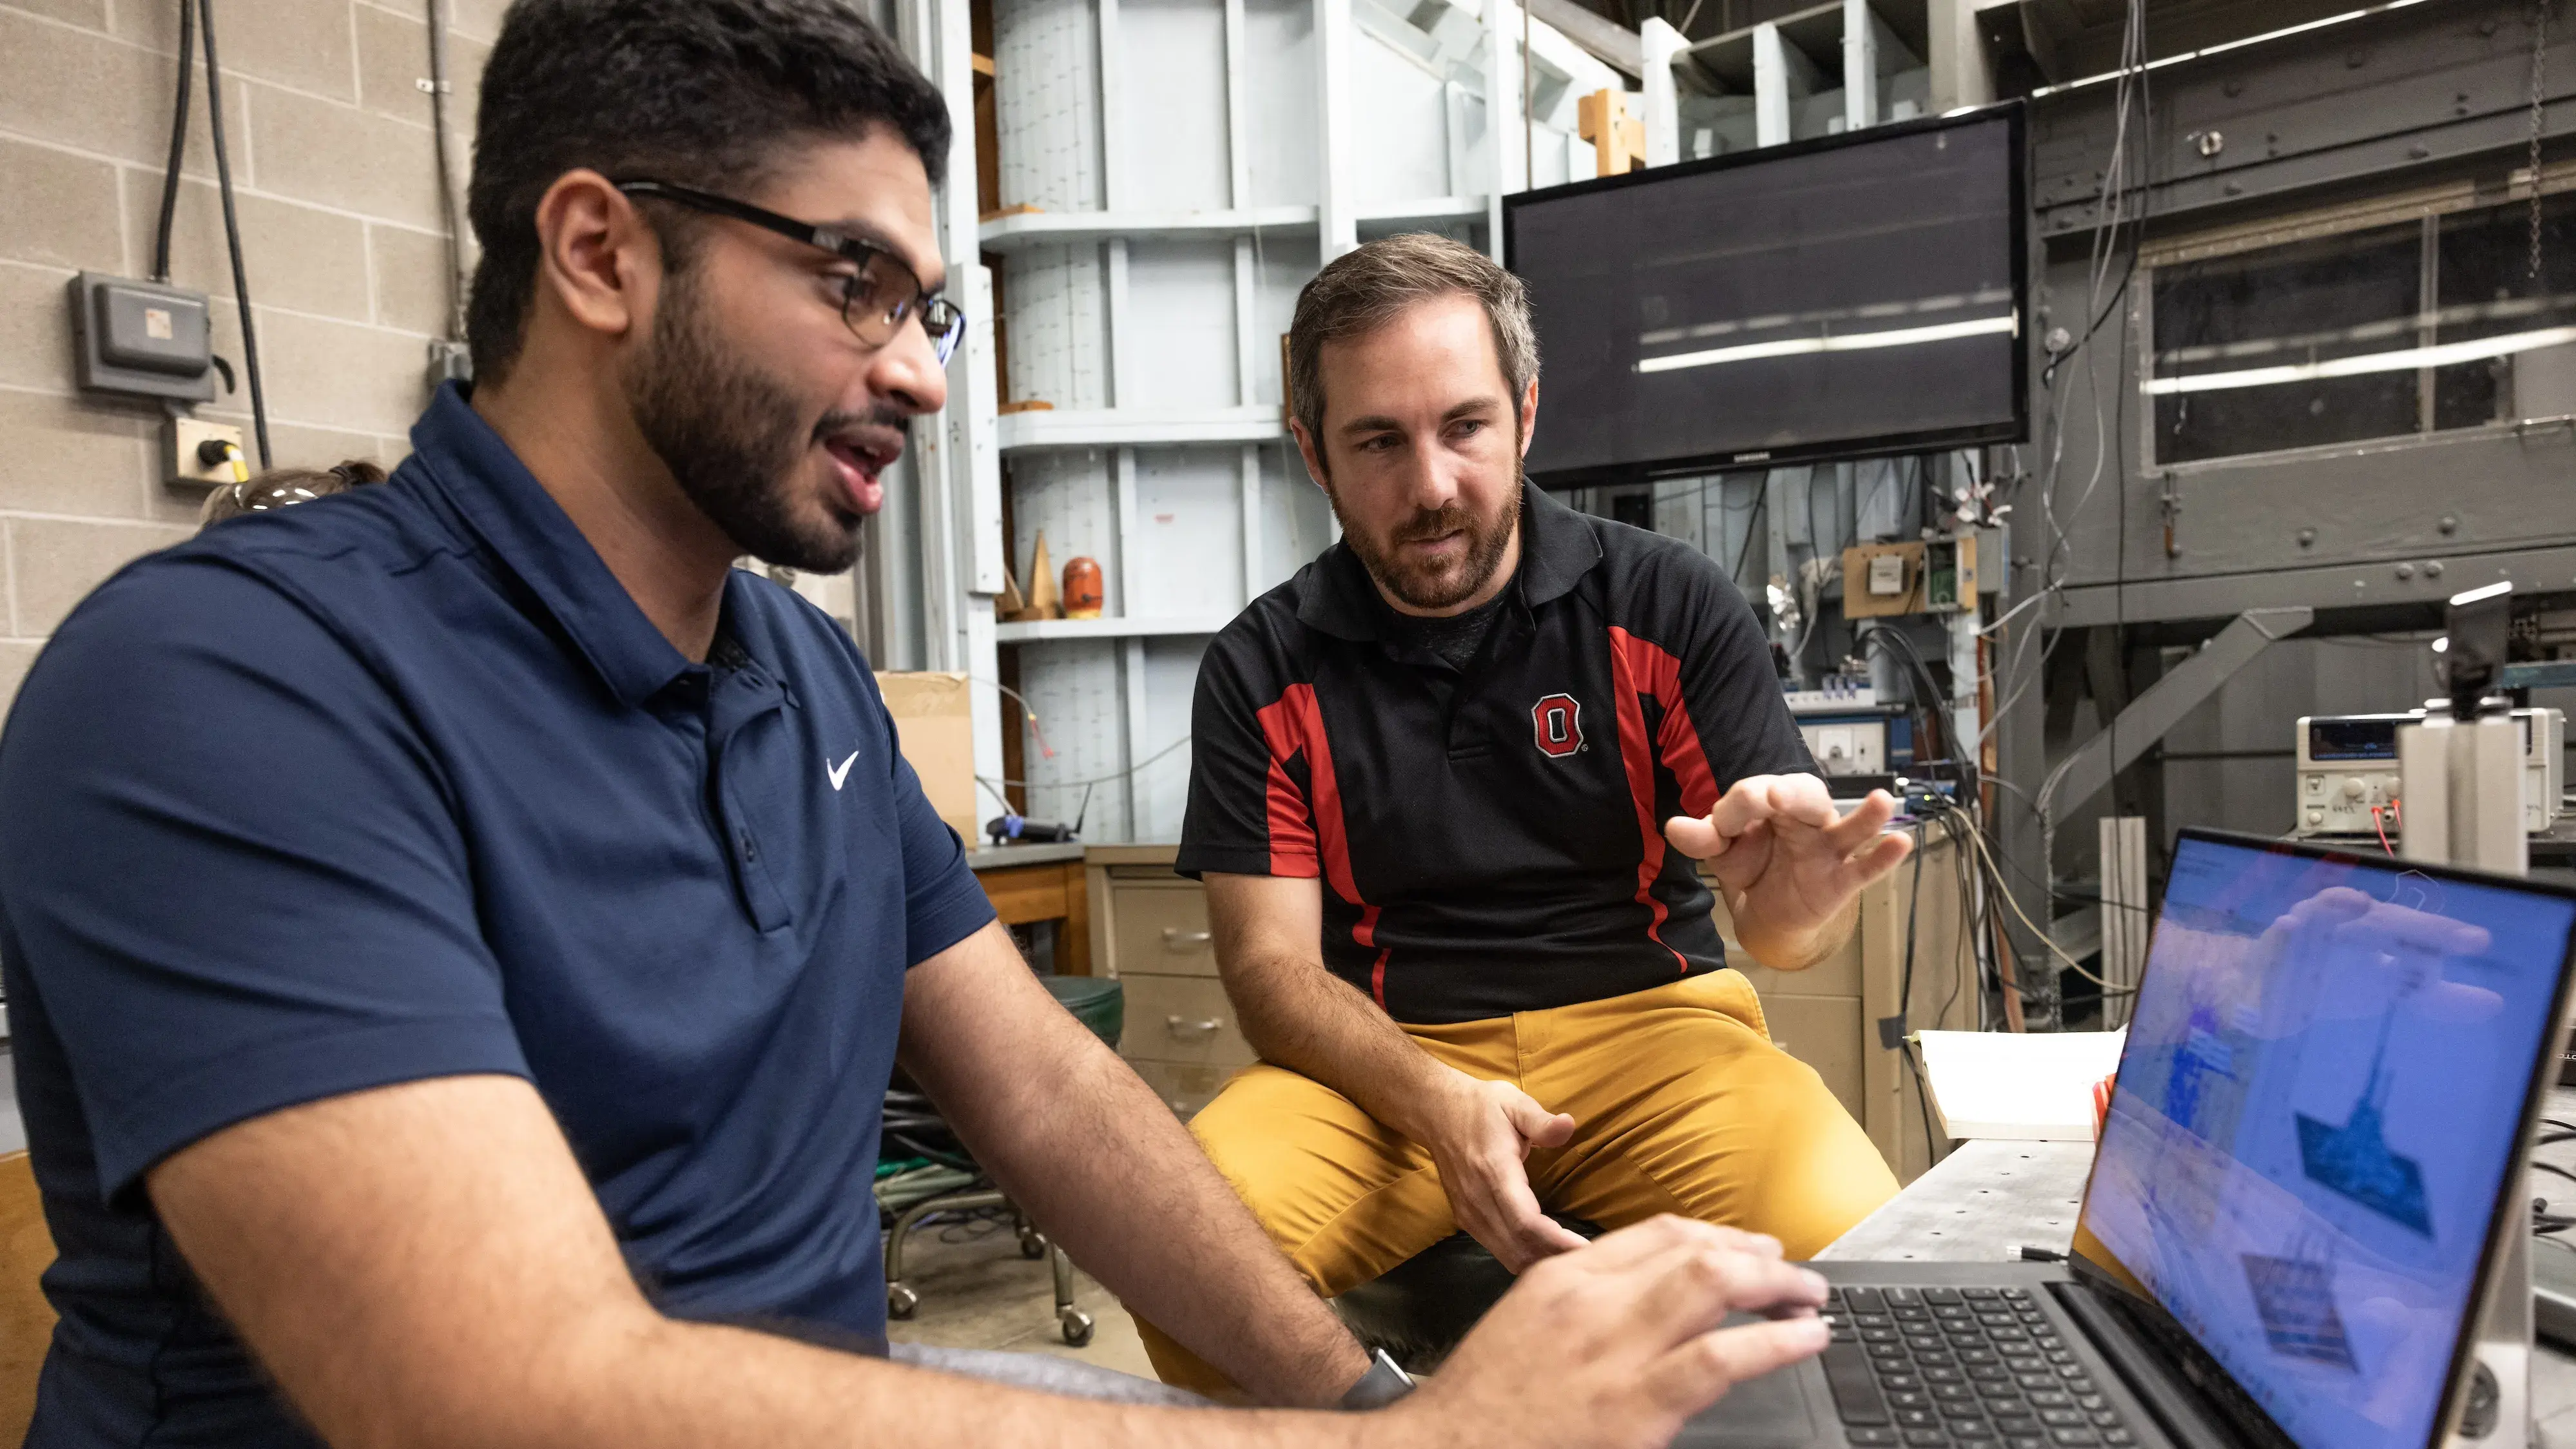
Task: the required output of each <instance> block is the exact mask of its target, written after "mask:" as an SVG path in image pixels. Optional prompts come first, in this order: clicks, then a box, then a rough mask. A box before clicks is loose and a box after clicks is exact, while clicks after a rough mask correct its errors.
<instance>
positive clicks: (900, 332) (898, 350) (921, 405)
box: [868, 313, 948, 416]
mask: <svg viewBox="0 0 2576 1449" xmlns="http://www.w3.org/2000/svg"><path fill="white" fill-rule="evenodd" d="M868 387H869V390H870V391H872V392H874V393H875V394H876V395H877V396H878V397H881V398H886V399H889V400H891V401H893V402H894V403H895V404H896V405H897V406H898V407H901V408H903V409H904V410H905V411H906V412H910V413H912V414H914V415H916V416H918V415H919V414H922V413H935V412H937V411H939V410H940V409H941V408H942V407H945V406H947V404H948V369H947V368H945V367H943V366H941V365H940V361H939V353H938V351H937V349H935V348H933V347H932V346H931V345H930V333H929V332H928V330H926V329H925V328H924V327H923V326H922V324H921V319H920V317H919V315H918V314H917V313H916V314H915V315H914V316H912V317H909V318H906V319H905V320H904V324H903V326H902V327H901V328H899V329H897V330H896V332H895V334H894V337H893V339H892V340H890V341H889V342H887V343H886V345H885V346H883V347H880V348H878V349H877V355H876V357H875V358H874V359H872V360H871V361H870V363H869V365H868Z"/></svg>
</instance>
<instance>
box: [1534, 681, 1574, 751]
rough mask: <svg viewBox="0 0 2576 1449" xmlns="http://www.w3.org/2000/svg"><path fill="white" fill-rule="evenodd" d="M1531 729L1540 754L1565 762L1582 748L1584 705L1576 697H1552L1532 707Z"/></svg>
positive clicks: (1564, 695) (1555, 695)
mask: <svg viewBox="0 0 2576 1449" xmlns="http://www.w3.org/2000/svg"><path fill="white" fill-rule="evenodd" d="M1530 728H1531V729H1532V730H1534V731H1536V732H1537V735H1538V752H1539V753H1540V754H1542V755H1547V756H1550V757H1552V758H1555V759H1560V760H1561V759H1564V758H1565V757H1566V756H1567V755H1570V754H1573V753H1574V752H1575V751H1576V750H1579V749H1582V748H1583V706H1582V705H1581V704H1580V703H1579V702H1577V701H1576V699H1575V698H1574V696H1573V695H1570V694H1551V695H1549V696H1548V697H1547V698H1545V699H1542V700H1540V701H1539V702H1538V703H1536V704H1534V705H1531V706H1530Z"/></svg>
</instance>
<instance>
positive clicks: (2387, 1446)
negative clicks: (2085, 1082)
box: [2076, 834, 2576, 1449]
mask: <svg viewBox="0 0 2576 1449" xmlns="http://www.w3.org/2000/svg"><path fill="white" fill-rule="evenodd" d="M2571 927H2576V902H2571V901H2570V900H2569V899H2567V898H2565V897H2562V896H2560V895H2557V894H2554V893H2551V892H2549V891H2547V890H2540V889H2518V888H2515V887H2513V886H2511V885H2506V884H2495V883H2488V882H2485V881H2470V880H2464V879H2462V878H2459V877H2457V876H2452V875H2448V874H2441V875H2436V874H2430V873H2427V872H2424V871H2420V870H2415V869H2411V868H2409V867H2408V865H2407V864H2406V862H2404V861H2400V860H2393V859H2388V858H2385V857H2378V856H2371V857H2356V856H2343V855H2330V854H2327V853H2324V852H2315V851H2302V850H2296V849H2293V848H2290V847H2286V846H2266V845H2264V844H2260V843H2251V842H2248V843H2238V842H2233V841H2228V840H2215V839H2209V838H2206V837H2203V836H2200V835H2198V834H2186V835H2185V836H2184V837H2183V839H2182V842H2181V844H2180V845H2179V846H2178V847H2177V849H2176V851H2175V854H2174V860H2173V870H2172V873H2171V876H2170V878H2169V880H2168V882H2167V884H2166V888H2165V900H2164V906H2163V909H2162V911H2161V912H2160V913H2159V915H2158V917H2157V922H2156V930H2155V939H2154V943H2153V945H2152V947H2151V949H2150V951H2149V955H2148V961H2147V969H2146V973H2145V976H2144V978H2143V981H2142V984H2141V988H2140V991H2139V995H2138V999H2137V1003H2136V1015H2135V1017H2134V1019H2133V1020H2132V1022H2131V1024H2130V1027H2129V1041H2128V1047H2127V1050H2126V1051H2125V1053H2124V1054H2123V1055H2122V1057H2121V1059H2120V1076H2119V1083H2118V1086H2117V1088H2116V1089H2115V1091H2114V1092H2113V1094H2112V1100H2111V1111H2110V1117H2109V1121H2108V1123H2107V1125H2106V1126H2105V1127H2104V1129H2103V1135H2102V1142H2101V1146H2100V1148H2099V1150H2098V1152H2097V1153H2096V1156H2095V1160H2094V1167H2093V1177H2092V1181H2091V1184H2090V1186H2089V1187H2088V1188H2087V1189H2086V1191H2085V1196H2084V1215H2083V1220H2082V1223H2081V1225H2080V1230H2079V1233H2078V1236H2077V1240H2076V1241H2077V1247H2078V1251H2079V1252H2080V1253H2081V1254H2082V1255H2083V1256H2085V1257H2086V1258H2087V1259H2089V1260H2091V1261H2092V1262H2093V1263H2094V1264H2095V1265H2096V1266H2099V1267H2102V1268H2105V1269H2107V1270H2108V1271H2109V1272H2110V1274H2111V1276H2113V1277H2115V1278H2124V1279H2126V1280H2129V1281H2130V1282H2132V1283H2133V1284H2135V1285H2136V1286H2137V1287H2139V1288H2141V1289H2143V1291H2144V1292H2145V1293H2146V1294H2147V1296H2148V1297H2150V1298H2151V1299H2153V1300H2154V1301H2155V1302H2156V1303H2157V1304H2159V1305H2160V1306H2162V1307H2163V1308H2164V1310H2165V1311H2166V1312H2167V1313H2169V1314H2171V1315H2172V1317H2173V1318H2174V1319H2175V1320H2176V1321H2177V1322H2178V1323H2179V1324H2180V1325H2181V1326H2182V1328H2183V1329H2184V1330H2185V1331H2186V1332H2188V1333H2189V1334H2190V1335H2191V1336H2192V1337H2193V1338H2194V1339H2196V1340H2197V1341H2198V1342H2199V1344H2200V1346H2201V1347H2202V1348H2203V1349H2204V1350H2206V1351H2207V1352H2208V1354H2209V1355H2210V1357H2212V1358H2214V1359H2215V1360H2217V1362H2218V1363H2219V1364H2220V1365H2221V1366H2222V1367H2224V1368H2225V1369H2226V1370H2227V1371H2228V1373H2229V1374H2230V1375H2231V1376H2232V1377H2233V1378H2234V1379H2235V1380H2236V1382H2237V1384H2238V1386H2239V1387H2241V1388H2242V1389H2243V1390H2244V1391H2245V1392H2246V1394H2248V1395H2249V1396H2250V1397H2251V1398H2252V1399H2253V1400H2254V1401H2255V1402H2256V1403H2257V1404H2259V1405H2261V1406H2262V1408H2263V1410H2264V1411H2265V1412H2266V1413H2267V1414H2269V1415H2270V1416H2271V1418H2272V1420H2273V1421H2274V1422H2275V1423H2276V1424H2278V1425H2279V1426H2280V1427H2281V1428H2282V1429H2283V1430H2284V1431H2286V1432H2287V1433H2288V1435H2289V1437H2290V1438H2291V1439H2292V1440H2294V1441H2295V1442H2297V1443H2298V1444H2300V1445H2303V1446H2314V1449H2324V1446H2329V1445H2331V1446H2334V1449H2395V1446H2404V1449H2421V1446H2424V1445H2426V1444H2428V1443H2429V1442H2430V1441H2431V1438H2432V1432H2433V1424H2434V1419H2435V1417H2436V1415H2437V1414H2439V1412H2440V1411H2441V1407H2442V1402H2443V1391H2444V1388H2445V1386H2446V1382H2447V1380H2448V1377H2449V1373H2450V1365H2451V1362H2452V1359H2453V1356H2454V1353H2455V1351H2456V1349H2457V1346H2458V1343H2459V1340H2460V1333H2461V1327H2462V1324H2463V1322H2464V1320H2465V1318H2466V1316H2467V1314H2468V1311H2469V1308H2470V1305H2471V1302H2472V1299H2473V1297H2474V1293H2475V1288H2476V1280H2477V1278H2478V1275H2479V1273H2480V1270H2481V1267H2482V1264H2483V1262H2484V1256H2485V1250H2486V1241H2487V1230H2488V1226H2489V1223H2490V1221H2491V1219H2492V1216H2493V1214H2494V1212H2495V1210H2496V1204H2497V1195H2498V1193H2499V1192H2500V1191H2502V1190H2503V1187H2504V1174H2505V1171H2506V1169H2507V1167H2508V1165H2509V1163H2510V1160H2511V1158H2512V1156H2513V1152H2514V1148H2515V1145H2516V1139H2517V1137H2518V1135H2519V1133H2520V1130H2521V1127H2522V1121H2523V1113H2524V1111H2525V1107H2526V1098H2527V1097H2528V1094H2529V1092H2530V1089H2531V1084H2532V1081H2533V1079H2534V1076H2535V1073H2536V1072H2537V1070H2538V1058H2539V1056H2540V1054H2541V1052H2542V1051H2543V1049H2544V1037H2545V1036H2547V1037H2548V1038H2549V1043H2548V1044H2549V1045H2551V1046H2554V1045H2555V1037H2554V1034H2551V1033H2549V1032H2548V1030H2547V1028H2548V1022H2549V1017H2550V1014H2551V1011H2552V1009H2553V1003H2554V1002H2555V1000H2556V996H2557V989H2558V977H2559V972H2560V969H2561V967H2562V965H2563V963H2564V962H2565V960H2566V958H2567V952H2568V944H2569V933H2570V930H2571ZM2106 1259H2107V1261H2106Z"/></svg>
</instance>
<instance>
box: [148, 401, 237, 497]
mask: <svg viewBox="0 0 2576 1449" xmlns="http://www.w3.org/2000/svg"><path fill="white" fill-rule="evenodd" d="M161 437H162V441H163V444H164V446H163V449H162V455H161V476H162V477H164V478H167V479H168V480H169V481H170V486H172V487H174V488H190V487H197V488H211V487H214V486H215V485H217V484H222V483H230V482H232V481H233V479H234V474H233V465H232V462H231V460H230V459H228V458H226V457H225V456H224V454H223V453H222V452H221V451H220V449H221V446H222V445H223V444H226V443H229V444H231V445H232V449H233V455H234V456H235V457H240V458H242V459H244V460H245V461H244V463H243V466H244V467H245V468H247V467H248V466H249V464H248V461H247V460H248V457H249V455H248V454H247V453H246V452H245V451H244V450H243V448H242V430H241V429H240V428H239V427H238V426H236V425H234V424H232V423H210V422H207V421H205V420H204V419H202V418H172V419H171V420H170V426H168V427H166V428H164V429H162V430H161ZM210 443H211V444H214V445H215V446H214V447H208V446H207V445H208V444H210ZM209 455H212V456H213V458H214V461H213V462H211V463H209V462H207V461H206V458H207V457H208V456H209Z"/></svg>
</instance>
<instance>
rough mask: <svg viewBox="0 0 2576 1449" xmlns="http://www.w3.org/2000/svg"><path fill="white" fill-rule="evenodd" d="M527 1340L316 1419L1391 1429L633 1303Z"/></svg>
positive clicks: (341, 1429) (1071, 1435)
mask: <svg viewBox="0 0 2576 1449" xmlns="http://www.w3.org/2000/svg"><path fill="white" fill-rule="evenodd" d="M529 1347H530V1349H531V1350H532V1352H531V1354H530V1355H529V1356H528V1357H527V1358H525V1359H522V1360H521V1361H520V1365H519V1367H520V1370H521V1372H522V1373H523V1374H524V1375H525V1378H524V1381H522V1382H519V1383H508V1382H502V1383H486V1384H482V1385H478V1386H477V1388H476V1389H475V1391H474V1392H473V1393H471V1394H469V1395H464V1396H461V1397H459V1398H456V1399H450V1400H449V1401H447V1402H446V1403H443V1404H436V1405H425V1404H422V1403H420V1402H417V1401H408V1400H406V1398H405V1397H404V1396H400V1395H387V1396H385V1398H384V1400H383V1401H381V1402H380V1403H379V1405H378V1406H377V1407H376V1408H375V1409H374V1410H373V1412H363V1413H362V1415H361V1416H357V1417H355V1418H354V1420H353V1417H352V1416H347V1415H345V1414H338V1415H332V1416H331V1418H332V1419H335V1420H337V1422H324V1423H323V1424H322V1425H321V1427H322V1428H323V1430H324V1433H325V1435H326V1437H327V1438H328V1439H329V1440H330V1442H331V1443H333V1444H334V1445H336V1446H339V1449H451V1446H453V1449H464V1446H469V1445H470V1446H473V1449H521V1446H524V1449H540V1446H543V1449H658V1446H669V1449H681V1446H687V1449H781V1446H803V1445H811V1446H816V1449H822V1446H834V1449H837V1446H843V1445H849V1444H855V1443H921V1444H932V1443H972V1444H979V1445H993V1446H997V1449H1057V1446H1068V1445H1076V1444H1124V1445H1133V1446H1137V1449H1197V1446H1214V1449H1286V1446H1290V1445H1295V1446H1300V1449H1304V1446H1345V1445H1359V1444H1362V1443H1364V1442H1365V1441H1366V1436H1367V1435H1368V1434H1369V1433H1371V1432H1382V1431H1383V1430H1384V1429H1386V1428H1388V1427H1391V1426H1384V1425H1370V1424H1367V1423H1365V1422H1364V1416H1358V1415H1333V1414H1321V1413H1290V1412H1266V1411H1242V1410H1224V1409H1201V1410H1187V1409H1168V1408H1151V1407H1145V1406H1141V1405H1121V1404H1102V1403H1093V1402H1087V1401H1080V1400H1072V1399H1064V1398H1058V1397H1054V1396H1052V1395H1046V1394H1040V1393H1035V1392H1031V1391H1028V1390H1024V1389H1015V1388H1008V1387H1004V1386H1001V1385H997V1384H990V1383H985V1382H982V1381H980V1380H973V1379H967V1378H963V1377H959V1376H955V1375H951V1374H944V1373H936V1372H932V1371H930V1370H926V1369H917V1368H911V1367H907V1366H905V1365H902V1364H895V1363H889V1362H887V1361H885V1360H883V1359H877V1358H868V1357H862V1356H860V1355H856V1354H850V1353H844V1352H840V1351H837V1350H834V1349H828V1348H821V1347H816V1346H814V1345H811V1344H806V1343H802V1342H799V1341H797V1340H794V1339H790V1338H783V1337H778V1336H774V1335H771V1334H765V1333H760V1332H756V1331H752V1330H747V1329H739V1328H731V1327H724V1326H717V1325H709V1324H693V1323H681V1322H674V1321H671V1320H668V1319H663V1318H660V1317H658V1316H656V1315H653V1314H652V1313H651V1312H650V1310H649V1309H644V1308H642V1307H641V1306H640V1305H638V1306H637V1308H635V1309H634V1310H632V1311H622V1312H618V1313H615V1314H603V1315H599V1316H596V1317H595V1318H592V1319H590V1320H589V1321H588V1322H586V1323H584V1324H583V1325H581V1326H578V1327H574V1328H573V1329H572V1330H571V1331H570V1332H566V1333H562V1334H561V1335H560V1336H558V1337H556V1338H555V1339H554V1340H553V1341H552V1342H550V1343H546V1344H542V1345H540V1344H531V1345H529ZM346 1407H355V1406H354V1405H348V1406H346ZM423 1410H427V1411H426V1412H423Z"/></svg>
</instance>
